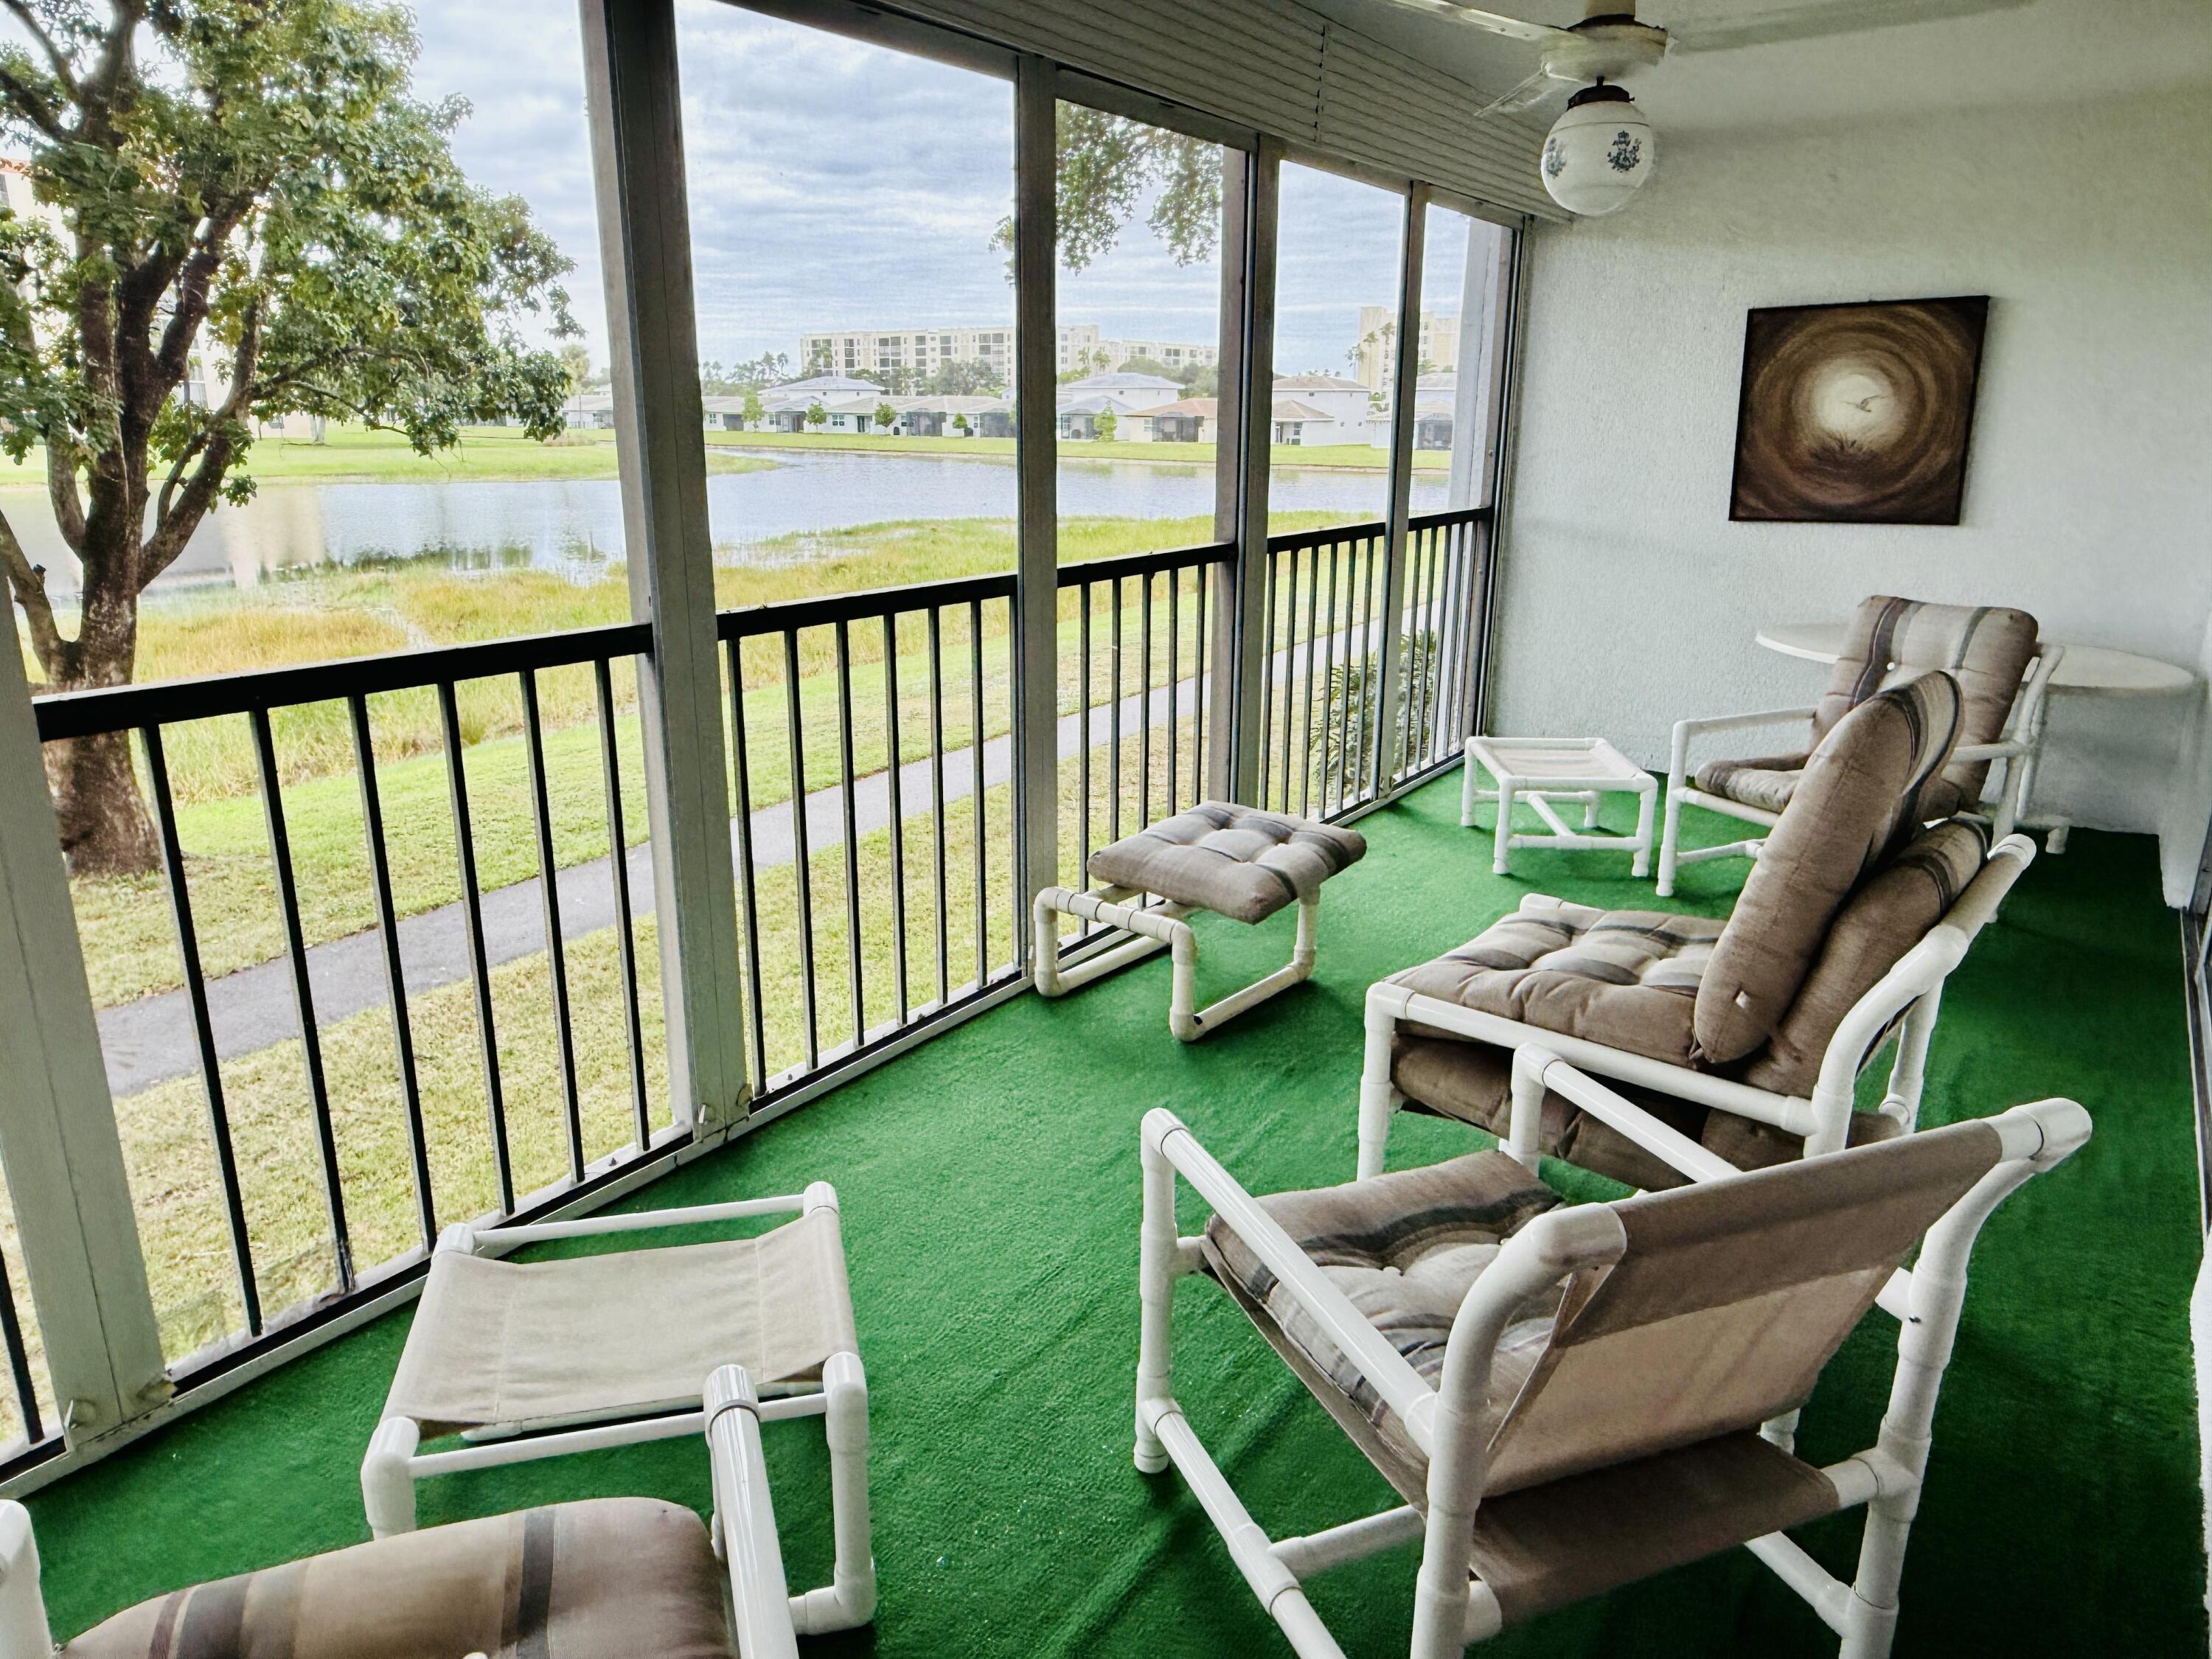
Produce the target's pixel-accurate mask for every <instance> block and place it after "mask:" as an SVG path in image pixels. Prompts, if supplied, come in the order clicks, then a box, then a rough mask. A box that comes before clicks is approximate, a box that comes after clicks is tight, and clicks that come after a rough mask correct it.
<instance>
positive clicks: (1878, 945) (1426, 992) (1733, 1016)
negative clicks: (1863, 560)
mask: <svg viewBox="0 0 2212 1659" xmlns="http://www.w3.org/2000/svg"><path fill="white" fill-rule="evenodd" d="M1956 696H1957V691H1956V686H1955V684H1954V682H1953V681H1951V680H1950V678H1948V676H1946V675H1942V674H1931V675H1928V676H1924V677H1923V678H1920V679H1917V680H1914V681H1911V682H1909V683H1907V684H1904V685H1900V686H1896V687H1893V688H1892V689H1891V690H1888V691H1886V692H1883V693H1881V694H1880V695H1879V696H1876V697H1875V698H1872V699H1869V701H1868V702H1865V703H1863V705H1861V707H1860V708H1857V710H1854V711H1853V712H1852V714H1850V715H1849V716H1848V717H1847V718H1846V719H1845V720H1843V721H1841V722H1839V723H1838V726H1837V728H1836V730H1835V732H1833V733H1832V734H1831V736H1830V738H1829V739H1828V741H1827V742H1826V744H1823V745H1822V748H1821V750H1820V752H1819V753H1818V754H1816V755H1815V756H1814V758H1813V761H1812V763H1810V764H1809V765H1808V768H1807V774H1806V779H1805V782H1804V784H1803V786H1802V787H1801V789H1800V790H1799V791H1798V792H1797V794H1796V798H1795V799H1793V800H1792V801H1791V803H1790V806H1789V808H1788V809H1787V811H1785V812H1784V815H1783V817H1782V821H1781V822H1780V823H1778V825H1777V827H1776V829H1775V831H1774V834H1773V836H1772V838H1771V842H1770V843H1769V848H1768V851H1767V853H1766V854H1765V856H1764V857H1762V858H1761V859H1760V860H1759V861H1758V862H1757V863H1756V864H1755V865H1754V866H1753V868H1752V872H1751V875H1750V878H1748V880H1747V882H1746V883H1745V885H1744V890H1743V893H1742V895H1741V897H1740V898H1739V899H1738V901H1737V902H1736V906H1735V911H1734V913H1733V914H1732V915H1730V916H1729V919H1728V921H1726V922H1725V923H1722V922H1717V921H1711V920H1707V919H1705V918H1701V917H1694V916H1681V915H1672V914H1670V913H1668V912H1664V911H1652V910H1617V911H1601V910H1596V909H1594V908H1590V907H1589V906H1584V905H1574V904H1568V903H1565V902H1561V901H1559V900H1558V899H1553V898H1549V897H1545V896H1539V895H1532V896H1529V897H1528V898H1526V899H1524V900H1523V901H1522V906H1521V908H1520V909H1519V910H1518V911H1516V912H1515V913H1512V914H1510V915H1507V916H1504V917H1503V918H1501V919H1500V920H1499V921H1497V922H1495V923H1493V924H1492V926H1491V927H1489V928H1487V929H1486V930H1485V931H1484V932H1483V933H1480V934H1479V935H1477V936H1476V937H1475V938H1474V939H1470V940H1469V941H1468V943H1467V944H1465V945H1462V946H1460V947H1458V948H1457V949H1456V950H1453V951H1447V952H1445V953H1444V954H1443V956H1441V957H1437V958H1436V959H1435V960H1433V961H1431V962H1428V963H1421V964H1420V965H1419V966H1417V967H1414V968H1410V969H1406V970H1404V971H1403V972H1401V973H1399V974H1397V975H1394V976H1393V977H1392V978H1390V979H1389V980H1386V981H1383V982H1381V983H1380V984H1377V985H1375V986H1373V987H1370V989H1369V991H1368V994H1367V1008H1366V1015H1367V1052H1366V1062H1365V1066H1364V1071H1363V1074H1362V1080H1361V1085H1360V1103H1359V1163H1358V1170H1359V1172H1360V1173H1361V1174H1364V1175H1374V1174H1378V1173H1380V1172H1381V1170H1383V1165H1384V1159H1385V1156H1386V1153H1387V1149H1388V1144H1389V1133H1390V1123H1391V1119H1392V1116H1393V1115H1394V1114H1395V1112H1396V1111H1397V1110H1399V1109H1401V1108H1402V1107H1406V1106H1412V1107H1413V1108H1415V1109H1420V1110H1423V1111H1426V1112H1431V1113H1434V1114H1437V1115H1441V1116H1446V1117H1453V1118H1457V1119H1459V1120H1461V1121H1464V1122H1467V1123H1469V1124H1472V1125H1474V1127H1478V1128H1482V1129H1486V1130H1489V1131H1491V1132H1492V1133H1497V1134H1499V1135H1503V1134H1504V1133H1505V1124H1506V1115H1507V1111H1508V1107H1509V1102H1510V1086H1511V1068H1512V1055H1513V1051H1514V1050H1515V1049H1516V1048H1519V1047H1520V1046H1521V1045H1522V1044H1523V1043H1527V1042H1543V1043H1545V1044H1547V1046H1549V1047H1551V1048H1554V1049H1556V1050H1557V1051H1558V1052H1559V1054H1562V1055H1563V1056H1565V1058H1566V1059H1568V1060H1571V1061H1573V1062H1574V1064H1576V1065H1577V1066H1581V1067H1583V1069H1585V1070H1588V1071H1591V1072H1594V1073H1597V1074H1599V1075H1601V1076H1602V1077H1604V1078H1605V1079H1607V1082H1608V1083H1609V1084H1610V1085H1612V1086H1613V1087H1614V1088H1616V1089H1620V1090H1623V1091H1626V1092H1627V1093H1628V1094H1629V1095H1630V1096H1631V1097H1632V1098H1633V1099H1634V1100H1635V1101H1636V1102H1637V1103H1638V1104H1639V1105H1641V1106H1643V1107H1644V1109H1646V1110H1647V1111H1649V1112H1651V1113H1653V1114H1655V1115H1658V1116H1659V1117H1661V1118H1662V1119H1663V1120H1664V1121H1666V1122H1667V1123H1668V1125H1669V1126H1670V1127H1673V1128H1674V1129H1675V1130H1677V1131H1678V1132H1680V1133H1682V1134H1685V1135H1686V1136H1688V1137H1689V1138H1690V1139H1692V1140H1694V1141H1697V1142H1699V1143H1700V1144H1701V1145H1703V1146H1705V1147H1706V1148H1708V1149H1709V1150H1711V1151H1712V1152H1716V1153H1717V1154H1718V1155H1719V1156H1720V1157H1722V1158H1723V1159H1725V1160H1726V1161H1727V1162H1728V1163H1729V1164H1734V1165H1735V1166H1736V1167H1738V1168H1745V1169H1749V1168H1758V1167H1761V1166H1763V1165H1765V1164H1773V1163H1776V1162H1778V1161H1781V1160H1783V1159H1786V1158H1796V1157H1799V1156H1802V1155H1803V1154H1804V1153H1806V1152H1832V1151H1834V1150H1836V1149H1838V1148H1839V1147H1842V1146H1846V1145H1857V1144H1859V1143H1861V1142H1863V1141H1867V1140H1870V1139H1880V1138H1882V1137H1884V1136H1887V1135H1890V1134H1894V1133H1903V1132H1905V1131H1908V1130H1910V1129H1911V1128H1912V1127H1914V1125H1915V1124H1916V1123H1917V1121H1918V1115H1919V1106H1920V1099H1921V1095H1922V1093H1923V1085H1924V1079H1925V1071H1926V1061H1927V1054H1928V1044H1929V1039H1930V1037H1931V1036H1932V1033H1933V1031H1934V1029H1935V1024H1936V1018H1937V1016H1938V1013H1939V1012H1940V1009H1941V1002H1942V985H1943V982H1944V980H1945V978H1946V976H1947V975H1948V974H1949V973H1950V972H1951V971H1952V969H1954V968H1956V967H1957V966H1958V964H1959V963H1960V960H1962V959H1963V957H1965V955H1966V949H1967V947H1968V946H1969V945H1971V944H1972V940H1973V939H1974V937H1975V936H1976V934H1977V933H1978V932H1979V931H1980V929H1981V928H1982V927H1983V926H1984V924H1986V923H1987V922H1988V921H1989V920H1990V917H1991V916H1993V915H1995V914H1996V908H1997V907H1998V905H1999V903H2000V902H2002V899H2003V897H2004V896H2005V894H2006V893H2007V892H2008V891H2009V890H2010V889H2011V886H2012V884H2013V882H2014V881H2015V879H2016V878H2018V876H2019V874H2020V872H2021V870H2023V869H2024V868H2025V867H2026V866H2027V863H2028V862H2029V861H2030V860H2032V859H2033V856H2034V848H2033V844H2032V843H2031V842H2028V840H2027V838H2026V837H2025V836H2008V837H2007V838H2006V839H2005V840H2004V841H2003V842H1999V843H1998V844H1997V846H1996V848H1990V845H1989V843H1988V839H1987V836H1986V832H1985V831H1984V829H1983V827H1982V826H1981V825H1980V824H1979V823H1976V822H1974V821H1972V820H1969V819H1965V818H1955V819H1950V820H1947V821H1945V822H1943V823H1938V824H1936V825H1935V826H1933V827H1931V828H1928V829H1919V828H1917V807H1916V805H1914V801H1915V799H1916V796H1915V790H1916V785H1917V781H1921V780H1924V779H1925V778H1927V777H1929V776H1931V775H1934V774H1935V773H1936V771H1937V770H1938V769H1940V767H1941V765H1942V760H1943V757H1944V756H1945V754H1946V753H1947V752H1948V747H1949V745H1948V741H1947V737H1948V732H1950V731H1951V730H1952V729H1954V727H1953V722H1952V720H1951V719H1950V716H1951V714H1954V712H1955V708H1956ZM1900 843H1901V844H1900ZM1893 1037H1894V1038H1895V1039H1896V1046H1895V1050H1894V1057H1893V1060H1892V1063H1891V1066H1890V1073H1889V1083H1888V1087H1887V1091H1886V1092H1885V1094H1884V1096H1883V1097H1882V1099H1881V1103H1880V1105H1879V1107H1878V1109H1875V1110H1874V1111H1868V1112H1862V1111H1859V1110H1857V1083H1858V1079H1859V1075H1860V1073H1862V1072H1863V1071H1864V1070H1865V1069H1866V1067H1867V1066H1869V1064H1870V1063H1871V1062H1872V1061H1873V1060H1874V1059H1875V1057H1876V1056H1877V1055H1878V1054H1880V1053H1881V1051H1882V1050H1883V1049H1884V1048H1885V1047H1886V1046H1887V1045H1888V1043H1889V1042H1890V1040H1891V1039H1892V1038H1893ZM1542 1147H1543V1150H1544V1151H1546V1152H1551V1153H1553V1155H1555V1156H1558V1157H1561V1158H1568V1159H1570V1160H1571V1161H1572V1162H1574V1163H1576V1164H1580V1165H1582V1166H1583V1167H1584V1168H1586V1169H1589V1170H1595V1171H1596V1172H1598V1173H1600V1174H1602V1175H1607V1176H1612V1177H1613V1178H1614V1179H1617V1180H1620V1181H1622V1182H1626V1183H1627V1184H1629V1185H1631V1186H1635V1187H1646V1188H1651V1187H1663V1186H1669V1185H1673V1184H1674V1183H1675V1182H1679V1181H1680V1179H1681V1176H1680V1174H1679V1173H1678V1172H1676V1171H1675V1170H1671V1169H1669V1168H1668V1166H1667V1165H1666V1164H1664V1163H1663V1162H1662V1161H1661V1160H1658V1159H1655V1158H1652V1157H1651V1156H1650V1153H1649V1152H1647V1151H1646V1150H1645V1149H1644V1148H1642V1147H1640V1146H1637V1145H1636V1144H1635V1143H1634V1142H1632V1140H1630V1139H1626V1138H1625V1137H1623V1136H1621V1135H1620V1134H1619V1133H1616V1132H1615V1131H1614V1130H1613V1128H1612V1127H1610V1126H1608V1125H1607V1124H1605V1123H1604V1122H1602V1121H1593V1120H1591V1119H1590V1118H1589V1115H1587V1114H1584V1113H1583V1112H1582V1111H1580V1110H1579V1109H1577V1108H1576V1107H1575V1106H1574V1105H1573V1103H1571V1102H1569V1101H1566V1100H1565V1099H1563V1098H1559V1097H1557V1096H1556V1095H1554V1096H1553V1097H1551V1098H1549V1099H1547V1103H1546V1108H1545V1115H1544V1125H1543V1133H1542Z"/></svg>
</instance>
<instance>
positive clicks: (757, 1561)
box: [705, 1365, 799, 1659]
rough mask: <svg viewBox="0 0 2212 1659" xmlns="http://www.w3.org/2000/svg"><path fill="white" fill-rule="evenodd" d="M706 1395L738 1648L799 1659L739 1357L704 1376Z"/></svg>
mask: <svg viewBox="0 0 2212 1659" xmlns="http://www.w3.org/2000/svg"><path fill="white" fill-rule="evenodd" d="M705 1399H706V1407H705V1411H706V1418H707V1462H708V1478H709V1480H710V1483H711V1486H712V1490H713V1493H714V1532H715V1540H714V1541H715V1547H716V1548H717V1549H718V1550H719V1551H720V1554H721V1557H722V1565H723V1566H724V1567H725V1568H726V1569H727V1570H728V1572H729V1575H730V1622H731V1625H732V1627H733V1629H734V1631H735V1633H736V1635H737V1638H738V1651H739V1652H740V1653H742V1654H744V1656H745V1659H799V1634H798V1632H797V1630H796V1628H795V1627H794V1626H793V1623H792V1618H791V1588H790V1585H789V1583H787V1581H786V1579H785V1577H784V1571H783V1547H782V1545H781V1542H780V1541H778V1540H777V1538H776V1534H775V1503H774V1502H773V1500H772V1499H771V1498H769V1489H768V1464H767V1462H766V1461H765V1460H764V1459H763V1456H762V1454H761V1436H760V1401H759V1399H758V1397H757V1395H755V1394H754V1392H753V1384H752V1379H751V1378H750V1376H746V1374H745V1370H744V1366H742V1365H724V1366H721V1367H720V1368H718V1369H717V1370H714V1372H713V1373H712V1374H711V1375H710V1376H708V1378H707V1386H706V1390H705Z"/></svg>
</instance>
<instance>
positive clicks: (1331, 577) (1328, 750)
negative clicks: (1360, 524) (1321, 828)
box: [1321, 537, 1344, 817]
mask: <svg viewBox="0 0 2212 1659" xmlns="http://www.w3.org/2000/svg"><path fill="white" fill-rule="evenodd" d="M1341 550H1342V544H1340V543H1339V542H1338V541H1337V540H1336V539H1335V538H1334V537H1331V538H1329V543H1328V641H1326V642H1325V643H1324V645H1323V647H1322V665H1321V763H1322V765H1321V815H1322V817H1328V816H1330V811H1329V805H1328V779H1329V773H1330V771H1331V770H1332V767H1331V765H1330V758H1331V757H1332V756H1334V760H1335V764H1334V768H1333V769H1334V772H1335V773H1336V775H1337V781H1338V784H1339V788H1338V791H1337V793H1338V795H1339V797H1340V799H1338V801H1337V810H1338V811H1342V810H1343V806H1344V802H1343V800H1342V799H1341V796H1342V794H1343V789H1342V787H1341V786H1342V782H1343V778H1344V752H1343V750H1340V749H1336V748H1334V740H1333V738H1332V737H1331V734H1330V732H1329V726H1330V724H1331V722H1332V719H1333V715H1334V704H1335V702H1336V655H1337V647H1338V639H1337V636H1338V634H1339V633H1340V629H1339V627H1338V625H1337V617H1336V574H1337V572H1336V567H1337V565H1338V563H1339V562H1340V560H1339V558H1338V555H1339V553H1340V551H1341Z"/></svg>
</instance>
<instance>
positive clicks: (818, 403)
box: [806, 398, 829, 432]
mask: <svg viewBox="0 0 2212 1659" xmlns="http://www.w3.org/2000/svg"><path fill="white" fill-rule="evenodd" d="M806 424H807V425H809V426H811V427H812V428H814V429H815V430H816V431H817V432H819V431H820V430H821V429H822V428H823V427H825V426H827V425H829V410H826V409H824V408H823V406H822V400H821V399H820V398H816V399H815V400H814V401H813V402H812V403H811V404H807V405H806Z"/></svg>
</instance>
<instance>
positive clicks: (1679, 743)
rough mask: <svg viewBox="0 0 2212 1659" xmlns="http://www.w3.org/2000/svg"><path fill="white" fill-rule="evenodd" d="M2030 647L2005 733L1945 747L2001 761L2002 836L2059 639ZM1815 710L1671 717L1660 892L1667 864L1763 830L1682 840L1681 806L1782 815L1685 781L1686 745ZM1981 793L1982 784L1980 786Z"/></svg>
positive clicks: (2028, 759)
mask: <svg viewBox="0 0 2212 1659" xmlns="http://www.w3.org/2000/svg"><path fill="white" fill-rule="evenodd" d="M2036 651H2037V655H2036V656H2035V657H2034V658H2033V659H2032V660H2031V661H2030V662H2029V663H2028V665H2027V672H2026V673H2025V674H2024V675H2023V676H2022V678H2021V690H2020V695H2019V696H2017V697H2016V698H2015V699H2014V702H2013V706H2012V712H2011V714H2010V716H2009V718H2008V721H2007V724H2006V727H2005V734H2004V736H2003V737H2002V738H2001V739H1999V740H1998V741H1997V742H1996V743H1969V744H1960V745H1959V746H1958V747H1957V748H1955V749H1954V750H1952V751H1951V756H1950V762H1949V763H1951V764H1956V763H1961V762H1966V763H1973V762H1981V761H1990V762H1995V763H1998V764H1999V766H2000V767H2001V769H2002V775H2001V777H2000V779H1999V781H1998V783H1997V787H1996V795H1995V798H1994V799H1993V800H1992V801H1991V804H1990V811H1989V818H1990V836H1991V838H1992V839H1993V840H1997V841H2002V840H2003V839H2004V838H2005V837H2006V836H2009V835H2011V834H2012V832H2013V829H2014V827H2015V825H2016V824H2017V823H2019V822H2020V821H2021V817H2023V816H2024V815H2025V814H2026V812H2027V799H2028V792H2029V790H2030V789H2032V788H2033V787H2034V783H2035V768H2036V763H2037V760H2038V758H2039V756H2040V755H2041V753H2042V748H2043V726H2044V720H2045V712H2046V708H2045V705H2046V703H2047V701H2048V698H2049V696H2050V691H2051V675H2052V674H2053V673H2054V672H2055V671H2057V667H2058V664H2059V661H2060V659H2063V657H2064V656H2065V654H2066V647H2064V646H2063V645H2050V644H2039V645H2038V646H2037V647H2036ZM1817 712H1818V711H1817V710H1815V709H1813V708H1772V709H1767V710H1765V711H1763V712H1761V713H1759V714H1720V715H1716V716H1713V717H1711V718H1710V719H1705V720H1677V721H1675V722H1674V743H1673V745H1672V748H1671V750H1670V751H1669V754H1668V762H1667V802H1666V811H1665V815H1664V819H1663V823H1662V828H1661V831H1660V837H1659V883H1658V894H1659V896H1660V897H1661V898H1671V897H1673V896H1674V872H1675V871H1676V869H1678V868H1679V867H1680V866H1682V865H1685V864H1702V863H1705V861H1706V860H1711V859H1735V858H1753V859H1755V858H1757V857H1758V856H1759V846H1760V843H1761V842H1764V840H1765V836H1747V837H1745V838H1744V839H1742V840H1741V841H1732V842H1724V843H1723V844H1722V845H1720V846H1717V847H1684V846H1683V845H1682V809H1683V808H1684V807H1685V806H1702V807H1705V809H1706V810H1707V811H1713V812H1719V813H1722V814H1724V815H1725V816H1727V817H1732V818H1736V819H1739V820H1741V821H1742V822H1743V823H1755V824H1758V825H1759V826H1760V827H1761V828H1762V829H1772V828H1773V827H1774V826H1775V825H1776V824H1777V823H1779V822H1781V815H1780V814H1779V813H1778V812H1770V811H1765V809H1764V808H1761V807H1757V806H1749V805H1745V804H1744V803H1743V802H1741V801H1739V800H1731V799H1729V797H1727V796H1726V795H1719V794H1712V793H1708V792H1706V791H1705V790H1703V789H1700V788H1699V787H1697V786H1696V785H1695V784H1693V783H1692V782H1691V781H1690V778H1691V770H1692V769H1691V764H1690V745H1691V744H1692V742H1694V741H1695V740H1696V739H1698V738H1702V737H1707V736H1710V735H1711V734H1712V733H1714V732H1742V731H1749V730H1752V729H1753V728H1756V727H1759V726H1793V725H1800V724H1803V723H1806V722H1808V721H1810V720H1812V718H1813V716H1814V714H1815V713H1817ZM1985 793H1986V791H1985ZM1977 808H1978V803H1975V802H1971V801H1970V802H1968V803H1966V805H1965V806H1964V807H1962V808H1961V809H1960V810H1961V811H1976V810H1977Z"/></svg>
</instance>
